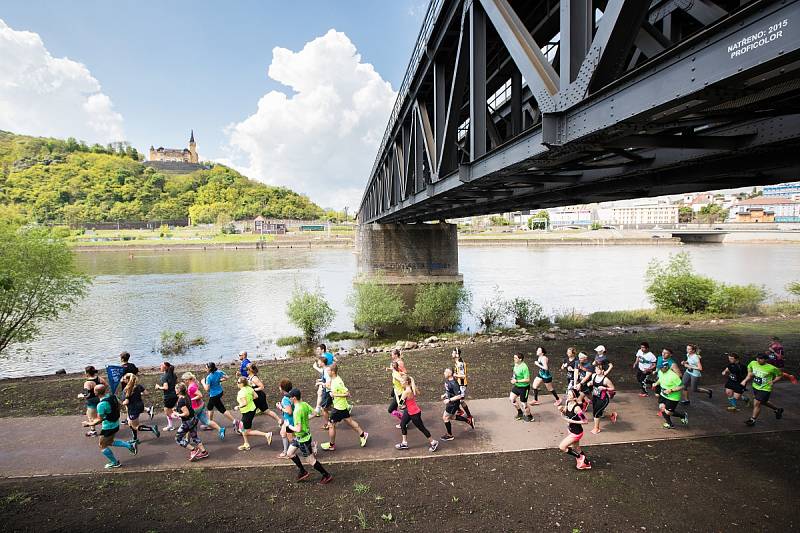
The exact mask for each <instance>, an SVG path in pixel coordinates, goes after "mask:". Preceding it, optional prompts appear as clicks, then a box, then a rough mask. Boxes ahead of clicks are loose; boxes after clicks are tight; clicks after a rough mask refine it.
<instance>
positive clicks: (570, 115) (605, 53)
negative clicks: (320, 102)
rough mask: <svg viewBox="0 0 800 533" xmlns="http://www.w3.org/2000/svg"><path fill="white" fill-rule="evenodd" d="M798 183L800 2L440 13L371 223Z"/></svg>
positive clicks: (405, 103)
mask: <svg viewBox="0 0 800 533" xmlns="http://www.w3.org/2000/svg"><path fill="white" fill-rule="evenodd" d="M798 176H800V1H799V0H783V1H781V0H560V1H559V0H433V1H432V2H431V4H430V6H429V8H428V12H427V14H426V17H425V19H424V23H423V26H422V29H421V31H420V34H419V37H418V39H417V43H416V47H415V50H414V52H413V55H412V58H411V61H410V64H409V67H408V70H407V72H406V76H405V78H404V80H403V82H402V85H401V87H400V92H399V94H398V97H397V101H396V102H395V106H394V109H393V111H392V114H391V117H390V120H389V124H388V126H387V129H386V133H385V135H384V137H383V140H382V142H381V144H380V147H379V150H378V155H377V157H376V159H375V164H374V166H373V168H372V172H371V174H370V176H369V181H368V183H367V187H366V190H365V192H364V195H363V198H362V201H361V205H360V208H359V213H358V219H359V222H361V223H371V222H380V223H388V222H422V221H430V220H443V219H446V218H455V217H460V216H469V215H478V214H487V213H498V212H504V211H510V210H515V209H532V208H543V207H552V206H559V205H571V204H578V203H587V202H592V201H605V200H614V199H622V198H634V197H643V196H657V195H662V194H672V193H679V192H688V191H697V190H708V189H714V188H729V187H739V186H748V185H757V184H768V183H778V182H781V181H788V180H790V179H792V178H797V177H798Z"/></svg>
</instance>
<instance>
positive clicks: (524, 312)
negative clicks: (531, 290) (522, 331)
mask: <svg viewBox="0 0 800 533" xmlns="http://www.w3.org/2000/svg"><path fill="white" fill-rule="evenodd" d="M505 306H506V312H507V313H508V314H509V315H510V316H511V317H512V318H513V319H514V323H515V324H516V325H518V326H520V327H523V326H540V327H541V326H547V325H549V324H550V319H549V318H547V316H546V315H545V314H544V311H543V310H542V306H541V305H539V304H537V303H536V301H534V299H533V298H520V297H517V298H512V299H511V300H508V301H507V302H505Z"/></svg>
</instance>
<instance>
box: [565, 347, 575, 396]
mask: <svg viewBox="0 0 800 533" xmlns="http://www.w3.org/2000/svg"><path fill="white" fill-rule="evenodd" d="M577 367H578V349H577V348H575V347H574V346H570V347H569V348H567V358H566V360H564V362H563V363H561V370H563V371H564V374H565V375H564V378H565V380H566V382H567V386H566V388H565V389H564V394H566V393H567V391H569V389H571V388H573V385H574V384H575V369H576V368H577Z"/></svg>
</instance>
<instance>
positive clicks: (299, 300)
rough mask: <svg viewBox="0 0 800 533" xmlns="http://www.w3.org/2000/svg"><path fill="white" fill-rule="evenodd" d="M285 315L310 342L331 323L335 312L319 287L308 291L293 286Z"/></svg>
mask: <svg viewBox="0 0 800 533" xmlns="http://www.w3.org/2000/svg"><path fill="white" fill-rule="evenodd" d="M286 316H287V317H288V318H289V322H291V323H292V324H293V325H294V326H296V327H297V328H299V329H300V331H302V332H303V337H304V338H305V340H306V341H307V342H311V341H313V340H314V339H316V338H318V337H319V336H320V334H321V333H322V332H323V331H325V329H327V328H328V326H330V325H331V323H332V322H333V318H334V317H335V316H336V312H335V311H334V310H333V308H332V307H331V306H330V304H329V303H328V301H327V300H326V299H325V296H323V295H322V290H321V289H320V288H319V287H317V288H316V289H315V290H313V291H310V290H308V289H305V288H303V287H300V286H295V288H294V292H293V293H292V296H291V298H289V301H288V302H287V304H286Z"/></svg>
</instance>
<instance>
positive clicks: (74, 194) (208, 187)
mask: <svg viewBox="0 0 800 533" xmlns="http://www.w3.org/2000/svg"><path fill="white" fill-rule="evenodd" d="M140 158H141V156H140V155H139V154H138V153H137V152H136V150H135V149H133V148H131V147H130V146H127V145H124V144H116V145H108V146H101V145H93V146H87V145H86V144H84V143H81V142H78V141H76V140H75V139H67V140H59V139H51V138H43V137H28V136H24V135H15V134H12V133H8V132H5V131H0V206H2V207H3V210H5V211H6V212H7V213H14V214H17V213H19V214H20V215H22V216H24V217H25V218H28V219H30V220H32V221H36V222H40V223H79V222H100V221H117V220H148V221H158V220H176V219H185V218H187V217H191V220H192V221H193V222H195V223H206V222H216V221H217V220H226V221H227V220H230V219H231V218H232V219H236V220H240V219H245V218H254V217H256V216H257V215H263V216H265V217H267V218H293V219H307V220H308V219H316V218H321V217H322V216H323V215H324V212H323V210H322V209H321V208H320V207H319V206H317V205H316V204H314V203H312V202H311V201H310V200H309V199H308V198H307V197H305V196H302V195H300V194H297V193H295V192H293V191H291V190H289V189H286V188H284V187H273V186H269V185H264V184H263V183H259V182H256V181H253V180H250V179H248V178H246V177H245V176H243V175H241V174H240V173H238V172H236V171H235V170H233V169H231V168H228V167H226V166H224V165H219V164H211V165H210V168H207V169H204V170H198V171H195V172H192V173H191V174H184V175H166V174H161V173H159V172H157V171H155V170H154V169H152V168H146V167H145V166H144V165H143V164H142V162H141V161H140V160H139V159H140Z"/></svg>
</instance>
